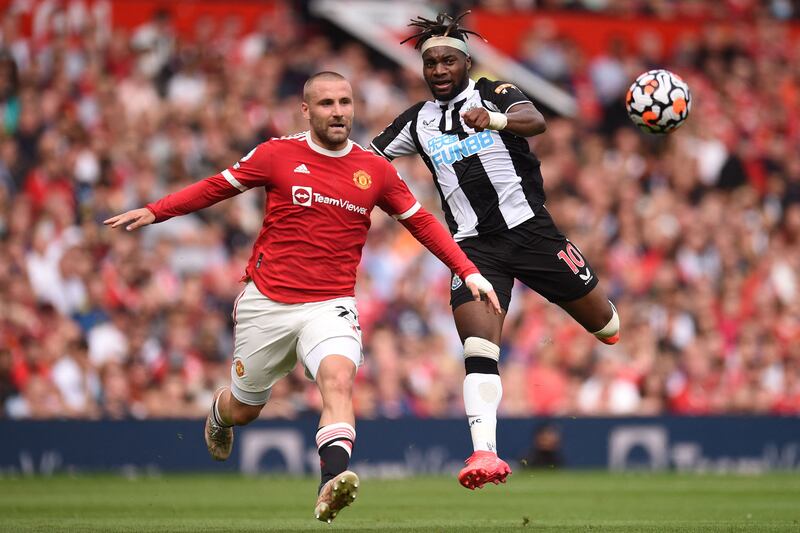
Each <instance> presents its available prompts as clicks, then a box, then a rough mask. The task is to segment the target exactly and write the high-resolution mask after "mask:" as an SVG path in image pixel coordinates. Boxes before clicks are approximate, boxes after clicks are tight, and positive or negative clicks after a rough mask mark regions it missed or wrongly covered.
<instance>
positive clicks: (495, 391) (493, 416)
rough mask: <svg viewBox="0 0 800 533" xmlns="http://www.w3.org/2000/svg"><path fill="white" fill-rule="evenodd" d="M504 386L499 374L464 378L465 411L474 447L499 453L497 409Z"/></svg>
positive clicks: (473, 375) (477, 449)
mask: <svg viewBox="0 0 800 533" xmlns="http://www.w3.org/2000/svg"><path fill="white" fill-rule="evenodd" d="M502 397H503V385H502V383H501V382H500V376H498V375H497V374H474V373H473V374H467V376H466V377H465V378H464V409H465V411H466V412H467V419H468V420H469V432H470V433H471V434H472V447H473V449H474V450H475V451H479V450H483V451H487V452H492V453H497V437H496V431H497V407H498V406H499V405H500V399H501V398H502Z"/></svg>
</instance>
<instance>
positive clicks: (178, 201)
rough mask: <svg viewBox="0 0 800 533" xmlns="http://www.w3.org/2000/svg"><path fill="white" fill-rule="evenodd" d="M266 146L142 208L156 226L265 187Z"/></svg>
mask: <svg viewBox="0 0 800 533" xmlns="http://www.w3.org/2000/svg"><path fill="white" fill-rule="evenodd" d="M268 145H269V143H268V142H267V143H262V144H259V145H258V146H256V147H255V148H253V150H251V151H250V153H249V154H247V155H246V156H244V157H243V158H241V159H240V160H239V162H238V163H236V164H235V165H233V166H232V167H230V168H226V169H225V170H223V171H222V172H220V173H219V174H215V175H213V176H210V177H208V178H206V179H204V180H201V181H198V182H197V183H192V184H191V185H189V186H187V187H184V188H183V189H181V190H180V191H177V192H174V193H172V194H168V195H167V196H165V197H164V198H161V199H160V200H156V201H155V202H152V203H149V204H147V205H146V206H145V207H147V209H149V210H150V211H151V212H152V213H153V214H154V215H155V217H156V220H155V222H163V221H165V220H168V219H170V218H172V217H176V216H180V215H186V214H188V213H193V212H195V211H199V210H200V209H204V208H206V207H208V206H211V205H214V204H215V203H217V202H220V201H222V200H226V199H228V198H230V197H232V196H236V195H237V194H239V193H240V192H244V191H246V190H247V189H250V188H252V187H256V186H259V185H267V183H268V176H269V173H270V164H271V160H270V159H271V158H270V155H269V152H270V149H269V147H268Z"/></svg>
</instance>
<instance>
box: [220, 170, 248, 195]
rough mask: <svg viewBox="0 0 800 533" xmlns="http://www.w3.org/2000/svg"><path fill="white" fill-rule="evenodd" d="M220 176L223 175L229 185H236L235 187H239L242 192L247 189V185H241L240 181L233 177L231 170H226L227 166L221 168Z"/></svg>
mask: <svg viewBox="0 0 800 533" xmlns="http://www.w3.org/2000/svg"><path fill="white" fill-rule="evenodd" d="M222 176H223V177H224V178H225V179H226V180H228V183H230V184H231V185H233V186H234V187H236V188H237V189H239V190H240V191H242V192H245V191H246V190H247V187H245V186H244V185H242V184H241V183H239V180H237V179H236V178H234V177H233V174H231V171H230V170H228V169H227V168H226V169H225V170H223V171H222Z"/></svg>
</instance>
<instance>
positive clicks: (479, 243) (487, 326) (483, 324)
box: [450, 238, 514, 344]
mask: <svg viewBox="0 0 800 533" xmlns="http://www.w3.org/2000/svg"><path fill="white" fill-rule="evenodd" d="M467 241H468V242H463V243H460V244H461V248H462V250H464V253H465V254H466V255H467V257H469V259H470V260H471V261H472V262H473V263H474V264H475V266H476V267H478V270H480V272H481V274H482V275H483V276H484V277H485V278H486V279H488V280H489V282H490V283H491V284H492V287H493V288H494V291H495V293H496V294H497V298H498V300H500V306H501V307H502V308H503V309H504V310H506V311H508V306H509V304H510V303H511V290H512V289H513V287H514V277H513V276H512V275H511V274H509V273H508V267H507V266H506V264H505V262H504V259H505V258H504V255H505V251H504V250H503V249H502V247H501V246H500V244H498V242H497V241H498V239H493V238H488V239H487V238H476V239H468V240H467ZM450 305H451V307H452V308H453V319H454V320H455V324H456V329H457V330H458V335H459V337H460V338H461V341H462V342H463V341H464V340H465V339H466V338H467V337H480V338H482V339H486V340H489V341H491V342H494V343H495V344H499V343H500V334H501V331H502V329H503V318H504V316H505V315H496V314H494V312H493V311H492V310H491V308H490V307H489V306H488V305H487V304H486V302H485V301H480V302H477V301H475V298H474V297H473V296H472V292H471V291H470V290H469V288H467V286H466V284H465V283H464V282H463V281H462V280H461V278H459V277H458V276H457V275H455V274H454V275H453V277H452V281H451V284H450Z"/></svg>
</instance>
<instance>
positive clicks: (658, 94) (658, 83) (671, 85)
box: [625, 69, 692, 135]
mask: <svg viewBox="0 0 800 533" xmlns="http://www.w3.org/2000/svg"><path fill="white" fill-rule="evenodd" d="M625 108H626V109H627V110H628V116H629V117H631V120H632V121H633V123H634V124H636V125H637V126H638V127H639V129H641V130H642V131H644V132H646V133H655V134H658V135H662V134H665V133H669V132H671V131H673V130H675V129H677V128H679V127H680V125H681V124H683V123H684V122H685V121H686V117H688V116H689V111H691V110H692V95H691V93H690V92H689V86H688V85H687V84H686V82H685V81H683V80H682V79H681V77H680V76H678V75H677V74H673V73H672V72H670V71H668V70H663V69H659V70H649V71H647V72H645V73H644V74H642V75H641V76H639V77H638V78H636V81H635V82H633V85H631V88H630V89H628V94H627V95H626V96H625Z"/></svg>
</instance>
